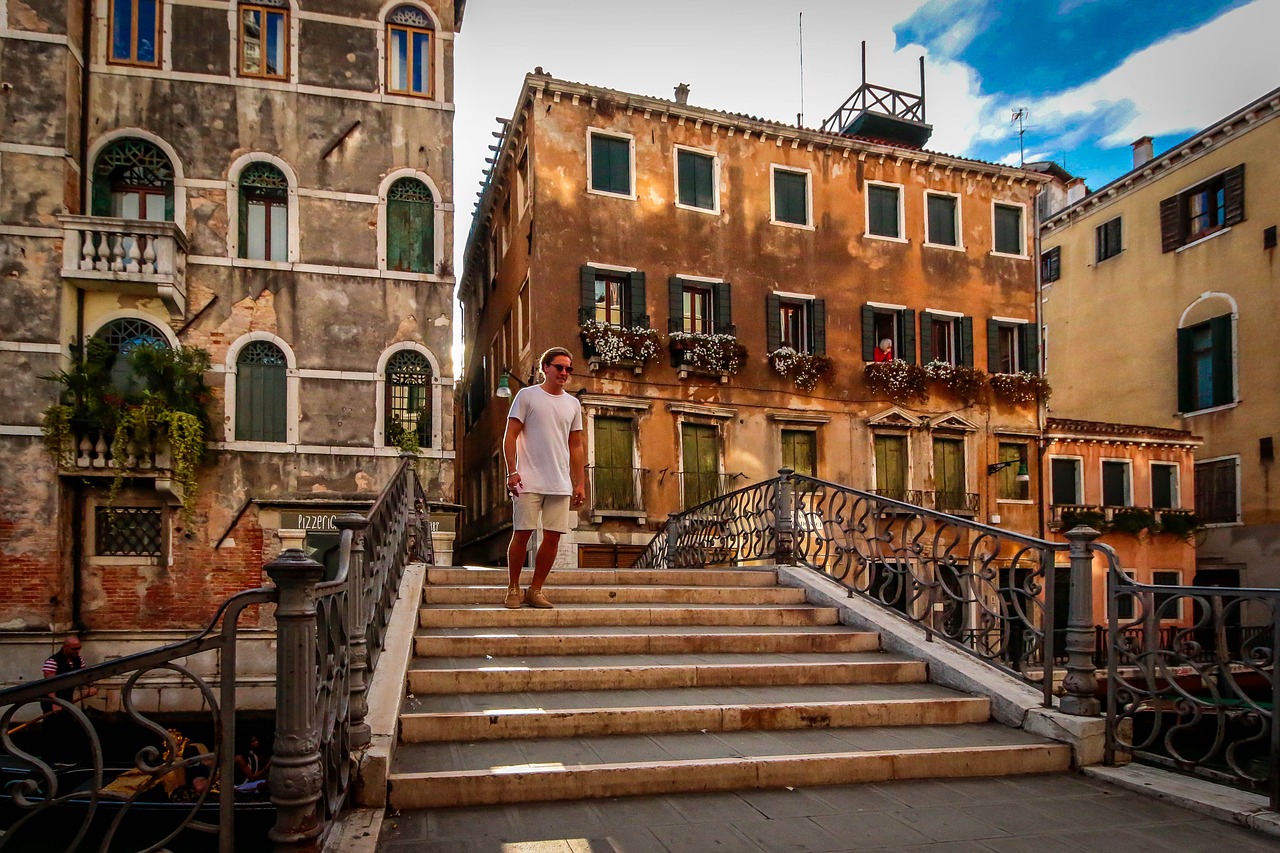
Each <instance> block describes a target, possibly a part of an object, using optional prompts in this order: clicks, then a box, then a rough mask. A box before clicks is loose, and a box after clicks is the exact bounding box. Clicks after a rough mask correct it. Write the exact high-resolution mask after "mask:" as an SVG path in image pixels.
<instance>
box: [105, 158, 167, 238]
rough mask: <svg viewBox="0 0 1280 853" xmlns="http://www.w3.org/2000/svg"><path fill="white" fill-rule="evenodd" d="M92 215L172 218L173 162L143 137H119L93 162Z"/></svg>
mask: <svg viewBox="0 0 1280 853" xmlns="http://www.w3.org/2000/svg"><path fill="white" fill-rule="evenodd" d="M93 215H94V216H115V217H119V218H121V219H146V220H149V221H151V222H172V221H173V165H172V164H171V163H170V162H169V158H168V157H166V156H165V153H164V152H163V151H161V150H160V149H159V148H158V147H156V146H155V145H153V144H152V143H150V142H147V141H146V140H143V139H119V140H116V141H115V142H113V143H111V144H110V145H108V146H107V147H106V148H104V149H103V150H102V153H100V154H99V155H98V159H97V161H96V162H95V163H94V164H93Z"/></svg>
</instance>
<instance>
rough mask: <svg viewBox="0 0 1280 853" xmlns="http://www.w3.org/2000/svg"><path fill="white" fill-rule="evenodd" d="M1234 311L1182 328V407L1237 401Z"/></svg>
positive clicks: (1195, 408)
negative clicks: (1232, 315) (1233, 327)
mask: <svg viewBox="0 0 1280 853" xmlns="http://www.w3.org/2000/svg"><path fill="white" fill-rule="evenodd" d="M1231 338H1232V329H1231V315H1230V314H1223V315H1222V316H1220V317H1214V318H1213V319H1211V320H1207V321H1205V322H1203V323H1199V324H1197V325H1195V326H1189V327H1187V328H1185V329H1179V330H1178V410H1179V411H1182V412H1195V411H1199V410H1201V409H1208V408H1212V407H1214V406H1225V405H1227V404H1229V403H1233V402H1235V381H1234V380H1235V365H1234V360H1233V355H1232V340H1231Z"/></svg>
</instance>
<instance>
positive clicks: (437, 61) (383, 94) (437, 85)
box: [295, 0, 453, 107]
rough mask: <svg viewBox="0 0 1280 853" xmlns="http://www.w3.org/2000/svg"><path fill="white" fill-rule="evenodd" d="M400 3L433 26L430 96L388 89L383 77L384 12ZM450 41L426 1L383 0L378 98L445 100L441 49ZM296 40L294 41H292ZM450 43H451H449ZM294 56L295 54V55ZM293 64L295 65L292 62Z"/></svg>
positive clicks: (410, 102)
mask: <svg viewBox="0 0 1280 853" xmlns="http://www.w3.org/2000/svg"><path fill="white" fill-rule="evenodd" d="M401 6H413V7H414V8H416V9H417V10H418V11H420V12H422V14H424V15H426V16H427V17H428V18H430V19H431V23H432V24H433V26H434V29H433V30H432V33H431V53H432V56H431V73H432V75H434V76H433V77H432V78H431V83H432V85H431V97H430V98H428V97H426V96H424V95H413V94H407V93H403V92H392V91H390V85H389V80H388V79H387V70H388V66H389V65H390V62H389V61H388V57H389V54H388V49H389V48H388V45H387V29H388V25H387V16H388V15H390V14H391V13H392V12H394V11H395V10H396V9H399V8H400V7H401ZM452 41H453V34H452V33H450V32H448V31H447V30H446V28H445V27H443V26H441V23H440V16H439V15H437V14H436V13H435V10H434V9H432V8H431V6H430V5H428V4H427V3H424V2H422V0H387V2H386V3H385V4H383V6H382V8H381V9H380V10H379V11H378V94H379V100H380V101H381V102H382V103H384V104H400V105H402V106H406V107H421V106H428V105H431V104H444V103H448V102H447V101H446V100H445V99H444V91H443V90H444V79H445V76H444V68H445V65H444V52H445V43H447V42H452ZM295 44H296V42H295ZM449 46H450V47H452V45H451V44H450V45H449ZM295 58H296V57H295ZM295 67H296V65H295Z"/></svg>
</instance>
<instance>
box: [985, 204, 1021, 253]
mask: <svg viewBox="0 0 1280 853" xmlns="http://www.w3.org/2000/svg"><path fill="white" fill-rule="evenodd" d="M1002 208H1003V209H1004V210H1016V211H1017V212H1018V251H1016V252H1007V251H1005V250H1004V249H1001V248H1000V246H999V244H998V243H997V239H998V234H999V232H998V230H997V226H996V217H997V213H998V211H1000V210H1001V209H1002ZM991 254H993V255H997V256H999V257H1002V258H1019V259H1025V258H1026V257H1027V206H1026V205H1025V204H1022V203H1019V202H1009V201H993V202H991Z"/></svg>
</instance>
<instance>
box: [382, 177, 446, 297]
mask: <svg viewBox="0 0 1280 853" xmlns="http://www.w3.org/2000/svg"><path fill="white" fill-rule="evenodd" d="M435 234H436V204H435V198H434V197H432V195H431V190H430V188H429V187H427V185H426V184H424V183H423V182H422V181H419V180H417V179H416V178H400V179H399V180H398V181H396V182H395V183H393V184H392V185H391V188H390V189H388V190H387V269H389V270H397V271H398V272H418V273H428V274H430V273H434V272H435V271H436V263H435V254H436V236H435Z"/></svg>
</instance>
